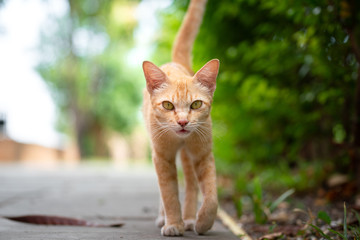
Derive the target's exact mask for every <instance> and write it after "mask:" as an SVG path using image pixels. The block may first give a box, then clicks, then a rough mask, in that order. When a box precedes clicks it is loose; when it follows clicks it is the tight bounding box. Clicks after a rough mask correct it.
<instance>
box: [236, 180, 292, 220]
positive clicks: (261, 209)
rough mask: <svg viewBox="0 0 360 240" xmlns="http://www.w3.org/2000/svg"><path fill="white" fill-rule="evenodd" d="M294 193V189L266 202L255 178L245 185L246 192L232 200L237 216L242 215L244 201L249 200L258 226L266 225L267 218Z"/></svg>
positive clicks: (259, 182)
mask: <svg viewBox="0 0 360 240" xmlns="http://www.w3.org/2000/svg"><path fill="white" fill-rule="evenodd" d="M294 192H295V190H294V189H289V190H287V191H285V192H284V193H282V194H281V195H280V196H279V197H277V198H276V199H275V200H273V201H269V200H266V199H264V191H263V185H262V183H261V181H260V178H258V177H256V178H255V179H254V180H253V181H252V182H251V183H249V184H248V185H247V191H246V192H244V191H242V194H243V195H242V196H240V197H235V198H234V202H235V207H236V209H237V214H238V216H241V215H242V210H243V205H244V204H246V200H245V199H250V200H251V205H252V210H253V214H254V216H255V222H256V223H260V224H263V223H266V222H267V221H268V216H269V215H270V214H271V213H272V212H273V211H274V210H275V209H277V207H278V206H279V204H280V203H281V202H284V201H285V200H286V199H287V198H288V197H289V196H291V195H292V194H293V193H294Z"/></svg>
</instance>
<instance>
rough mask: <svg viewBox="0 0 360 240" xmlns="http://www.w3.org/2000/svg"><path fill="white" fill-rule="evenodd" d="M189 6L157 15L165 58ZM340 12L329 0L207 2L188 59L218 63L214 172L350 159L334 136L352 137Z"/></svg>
mask: <svg viewBox="0 0 360 240" xmlns="http://www.w3.org/2000/svg"><path fill="white" fill-rule="evenodd" d="M187 4H188V1H187V0H183V1H180V0H179V1H174V3H173V5H172V6H171V7H170V8H169V9H168V11H167V12H166V13H164V14H163V15H162V17H161V19H162V29H163V30H162V32H161V34H159V40H160V41H159V44H158V50H159V52H160V54H161V55H162V54H164V53H167V56H170V48H171V45H172V44H171V43H172V41H173V39H174V37H175V33H176V32H177V30H178V27H179V25H180V23H181V21H182V17H183V15H184V13H185V11H186V6H187ZM340 10H341V6H340V3H339V2H338V1H335V2H329V1H325V0H319V1H312V0H306V1H278V0H266V1H265V0H251V1H248V0H237V1H233V0H224V1H215V0H209V1H208V5H207V10H206V15H205V18H204V21H203V25H202V27H201V30H200V33H199V36H198V38H197V41H196V43H195V47H194V54H193V55H194V59H193V61H194V69H195V70H197V69H199V68H200V67H201V66H202V65H203V64H204V63H205V62H206V61H208V60H210V59H212V58H218V59H220V62H221V67H220V74H219V77H218V83H217V90H216V92H215V99H214V103H213V110H212V117H213V122H214V136H215V137H214V152H215V156H216V159H217V165H218V169H219V171H220V172H226V173H229V172H231V171H235V170H234V169H238V171H244V170H245V169H244V165H246V164H247V162H251V163H252V165H254V166H256V167H258V168H262V167H261V166H264V168H266V167H269V166H270V167H272V166H276V167H278V166H279V165H280V167H281V166H284V165H289V166H292V168H293V167H295V169H296V168H300V166H299V164H300V163H299V162H300V161H303V160H306V159H307V160H329V159H331V160H332V161H333V162H335V161H336V162H337V164H340V163H341V162H345V163H346V162H348V161H347V160H346V161H344V160H345V159H344V158H346V157H344V156H345V155H346V152H345V151H344V148H338V146H339V145H336V144H334V143H337V144H348V143H349V142H350V141H351V138H352V137H351V134H352V133H351V129H350V127H349V126H350V125H351V124H350V123H351V119H352V118H353V116H354V110H353V99H354V91H353V89H355V85H356V78H357V73H356V72H357V63H356V60H355V56H354V53H353V52H352V50H351V45H350V41H349V35H348V33H347V32H346V31H345V30H344V25H343V22H341V20H339V14H340ZM349 21H350V20H349ZM157 53H158V52H157ZM154 60H155V61H156V63H158V64H161V63H164V62H165V61H168V60H169V58H166V59H165V58H160V57H159V56H158V55H156V56H155V57H154ZM340 159H341V160H342V161H340ZM245 162H246V163H245ZM230 164H231V167H228V166H229V165H230ZM344 165H345V164H344ZM245 168H246V167H245ZM340 168H341V166H340ZM287 170H288V169H287ZM290 170H291V169H290ZM284 174H286V172H284ZM235 176H236V175H235Z"/></svg>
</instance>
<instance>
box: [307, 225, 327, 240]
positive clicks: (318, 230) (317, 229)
mask: <svg viewBox="0 0 360 240" xmlns="http://www.w3.org/2000/svg"><path fill="white" fill-rule="evenodd" d="M309 225H310V226H311V227H312V228H314V229H315V230H316V231H317V232H318V233H319V234H320V235H321V236H322V237H323V238H326V239H328V240H332V238H331V237H330V236H328V235H326V234H325V233H324V232H323V231H322V230H321V229H320V228H319V227H317V226H315V225H313V224H309Z"/></svg>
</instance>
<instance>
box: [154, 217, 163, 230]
mask: <svg viewBox="0 0 360 240" xmlns="http://www.w3.org/2000/svg"><path fill="white" fill-rule="evenodd" d="M155 225H156V226H157V227H158V228H161V227H162V226H164V225H165V217H164V216H158V217H157V218H156V220H155Z"/></svg>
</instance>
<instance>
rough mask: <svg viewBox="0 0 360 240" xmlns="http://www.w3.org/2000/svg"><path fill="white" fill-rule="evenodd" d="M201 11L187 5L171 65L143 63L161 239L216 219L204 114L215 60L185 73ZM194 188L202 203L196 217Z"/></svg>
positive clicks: (201, 228) (202, 228)
mask: <svg viewBox="0 0 360 240" xmlns="http://www.w3.org/2000/svg"><path fill="white" fill-rule="evenodd" d="M205 6H206V0H192V1H191V2H190V5H189V7H188V10H187V13H186V15H185V18H184V20H183V23H182V25H181V27H180V30H179V32H178V34H177V36H176V39H175V42H174V46H173V49H172V62H170V63H167V64H165V65H162V66H161V67H157V66H156V65H155V64H153V63H151V62H149V61H144V62H143V71H144V75H145V79H146V89H145V90H144V103H143V115H144V119H145V124H146V127H147V130H148V132H149V135H150V138H151V147H152V160H153V163H154V165H155V170H156V173H157V177H158V184H159V188H160V199H161V200H160V207H159V208H160V210H159V216H158V218H157V220H156V224H157V225H158V226H159V227H161V234H162V235H164V236H179V235H183V234H184V231H185V230H193V231H195V232H196V233H197V234H204V233H205V232H207V231H208V230H209V229H210V228H211V227H212V226H213V224H214V221H215V218H216V214H217V208H218V199H217V189H216V171H215V161H214V156H213V153H212V130H211V128H212V122H211V117H210V110H211V104H212V101H213V95H214V91H215V88H216V78H217V75H218V71H219V60H218V59H213V60H211V61H209V62H208V63H206V64H205V65H204V66H203V67H202V68H201V69H200V70H199V71H198V72H197V73H196V74H193V71H192V68H191V51H192V46H193V43H194V41H195V38H196V36H197V33H198V30H199V28H200V25H201V22H202V18H203V14H204V11H205ZM178 153H179V154H180V158H181V163H182V166H183V171H184V175H185V201H184V208H183V212H182V213H181V207H180V202H179V193H178V182H177V171H176V163H175V158H176V155H177V154H178ZM199 187H200V190H201V192H202V194H203V202H202V205H201V207H200V209H199V211H198V212H197V195H198V188H199Z"/></svg>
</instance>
